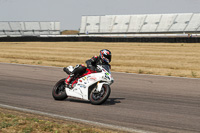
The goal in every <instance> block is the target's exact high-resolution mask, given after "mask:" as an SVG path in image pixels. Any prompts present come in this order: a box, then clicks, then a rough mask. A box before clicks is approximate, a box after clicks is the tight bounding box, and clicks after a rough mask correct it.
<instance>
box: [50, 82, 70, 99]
mask: <svg viewBox="0 0 200 133" xmlns="http://www.w3.org/2000/svg"><path fill="white" fill-rule="evenodd" d="M52 96H53V98H54V99H55V100H65V99H66V98H67V94H66V91H65V79H61V80H59V81H58V82H57V83H56V84H55V85H54V87H53V90H52Z"/></svg>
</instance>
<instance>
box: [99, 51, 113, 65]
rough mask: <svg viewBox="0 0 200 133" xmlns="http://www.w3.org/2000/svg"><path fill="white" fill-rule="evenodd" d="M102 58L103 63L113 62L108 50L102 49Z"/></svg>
mask: <svg viewBox="0 0 200 133" xmlns="http://www.w3.org/2000/svg"><path fill="white" fill-rule="evenodd" d="M100 58H101V59H102V61H103V62H106V63H110V62H111V52H110V50H108V49H102V50H101V51H100Z"/></svg>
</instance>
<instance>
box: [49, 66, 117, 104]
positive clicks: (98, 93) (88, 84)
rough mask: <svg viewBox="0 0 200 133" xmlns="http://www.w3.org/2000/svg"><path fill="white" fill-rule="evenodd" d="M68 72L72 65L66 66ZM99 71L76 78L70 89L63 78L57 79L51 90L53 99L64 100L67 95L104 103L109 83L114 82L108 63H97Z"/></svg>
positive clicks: (109, 90) (107, 95) (108, 91)
mask: <svg viewBox="0 0 200 133" xmlns="http://www.w3.org/2000/svg"><path fill="white" fill-rule="evenodd" d="M67 68H68V70H69V72H67V74H70V72H72V71H73V69H74V68H73V67H72V66H69V67H67ZM97 68H98V70H100V71H101V72H97V73H91V74H89V75H86V76H84V77H81V78H79V79H78V81H77V83H76V84H74V85H73V88H72V89H70V88H68V87H67V85H66V84H65V80H66V78H64V79H61V80H60V81H58V82H57V83H56V84H55V86H54V87H53V90H52V95H53V98H54V99H55V100H64V99H66V98H67V97H74V98H78V99H83V100H87V101H90V102H91V103H92V104H95V105H98V104H102V103H104V102H105V101H106V100H107V99H108V97H109V95H110V92H111V88H110V85H111V84H112V83H113V82H114V79H113V77H112V76H111V72H110V67H109V66H108V65H97Z"/></svg>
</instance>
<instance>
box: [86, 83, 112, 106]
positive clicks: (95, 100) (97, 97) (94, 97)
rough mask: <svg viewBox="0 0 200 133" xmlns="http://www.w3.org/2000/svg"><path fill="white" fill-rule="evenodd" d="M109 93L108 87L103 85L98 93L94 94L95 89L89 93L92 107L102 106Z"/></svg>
mask: <svg viewBox="0 0 200 133" xmlns="http://www.w3.org/2000/svg"><path fill="white" fill-rule="evenodd" d="M110 92H111V89H110V86H109V85H103V86H102V88H101V91H100V92H96V88H94V89H93V90H92V91H91V93H90V102H91V103H92V104H94V105H99V104H102V103H104V102H105V101H106V100H107V99H108V97H109V96H110Z"/></svg>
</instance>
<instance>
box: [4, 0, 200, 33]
mask: <svg viewBox="0 0 200 133" xmlns="http://www.w3.org/2000/svg"><path fill="white" fill-rule="evenodd" d="M160 13H200V0H0V21H60V22H61V30H64V29H67V30H78V29H79V28H80V23H81V16H82V15H127V14H160Z"/></svg>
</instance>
